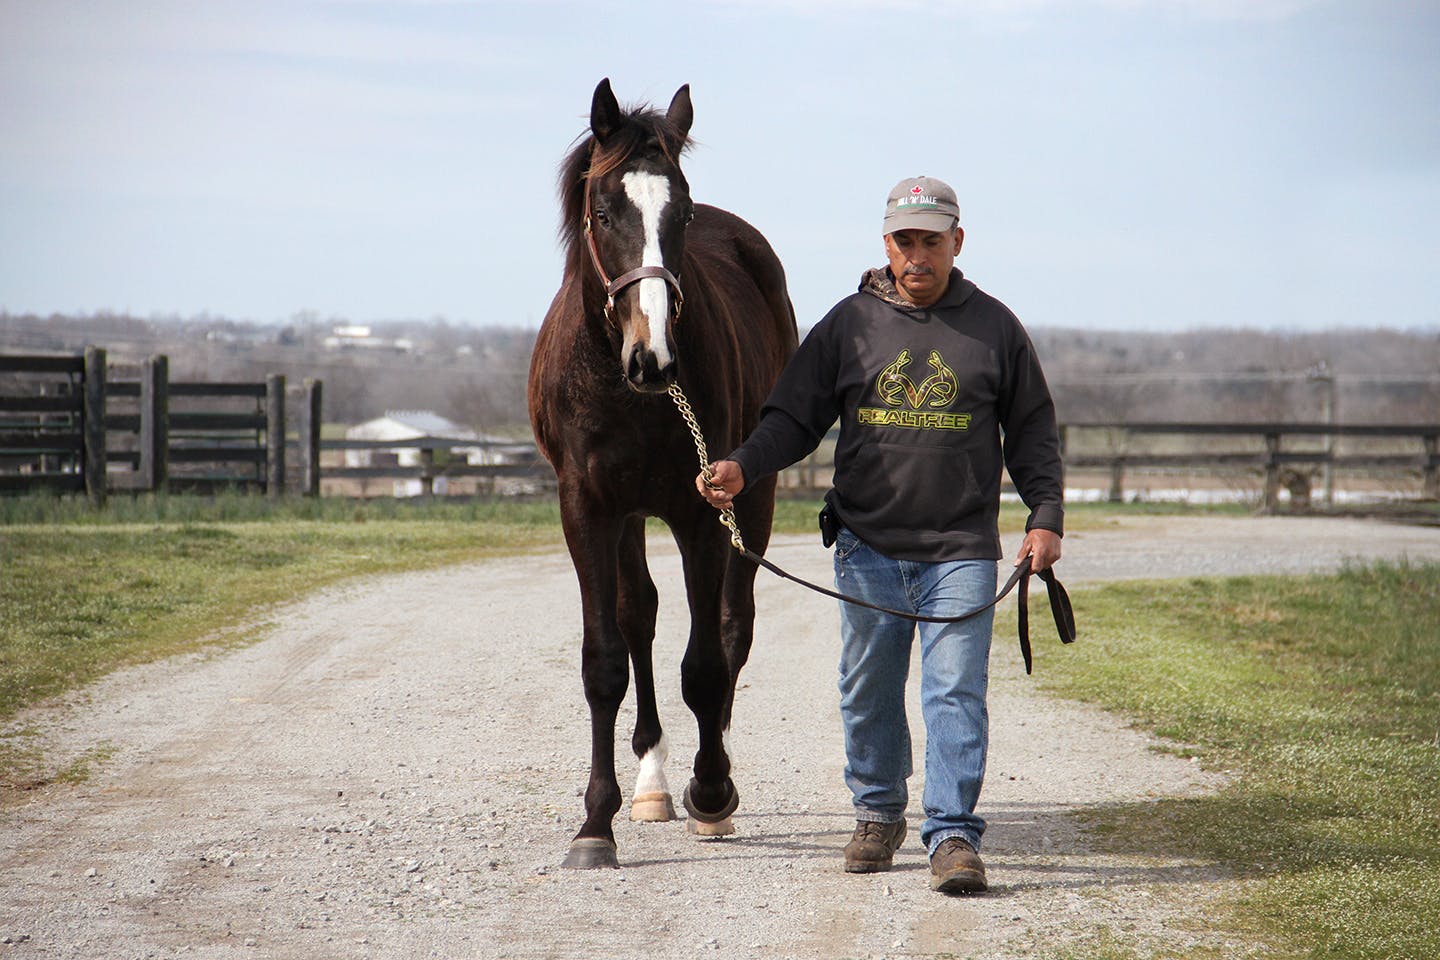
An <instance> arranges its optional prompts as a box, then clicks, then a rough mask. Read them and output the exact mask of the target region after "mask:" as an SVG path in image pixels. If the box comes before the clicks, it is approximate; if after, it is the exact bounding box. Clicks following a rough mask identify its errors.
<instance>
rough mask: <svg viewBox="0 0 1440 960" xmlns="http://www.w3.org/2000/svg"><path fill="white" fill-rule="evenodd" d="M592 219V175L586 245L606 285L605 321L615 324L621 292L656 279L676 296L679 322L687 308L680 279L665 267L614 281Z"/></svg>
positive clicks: (587, 196) (635, 272) (587, 191)
mask: <svg viewBox="0 0 1440 960" xmlns="http://www.w3.org/2000/svg"><path fill="white" fill-rule="evenodd" d="M591 219H592V214H591V205H590V174H588V173H587V174H585V245H586V246H587V247H589V249H590V262H591V263H592V264H594V266H595V272H596V273H597V274H598V275H599V276H600V282H601V283H603V284H604V285H605V319H606V320H608V321H610V322H611V323H614V322H615V298H616V297H617V296H618V295H619V294H620V291H621V290H624V289H625V288H626V287H628V286H630V285H631V284H632V283H636V282H638V281H640V280H644V279H645V278H646V277H654V278H655V279H657V280H664V281H665V282H666V283H667V284H668V285H669V286H670V289H671V291H673V292H674V294H675V300H674V303H675V316H674V319H675V320H676V321H677V322H678V321H679V319H680V308H681V307H683V306H685V294H684V293H683V292H682V291H681V289H680V278H679V277H678V276H676V275H675V274H673V273H671V272H670V271H669V270H666V269H665V268H664V267H658V266H656V267H636V268H635V269H634V270H627V271H625V272H624V273H622V274H620V276H618V277H616V278H615V279H614V280H611V279H610V275H609V274H607V273H606V272H605V268H604V267H602V266H601V265H600V250H599V249H598V248H597V247H596V245H595V231H593V230H592V229H591V228H590V221H591Z"/></svg>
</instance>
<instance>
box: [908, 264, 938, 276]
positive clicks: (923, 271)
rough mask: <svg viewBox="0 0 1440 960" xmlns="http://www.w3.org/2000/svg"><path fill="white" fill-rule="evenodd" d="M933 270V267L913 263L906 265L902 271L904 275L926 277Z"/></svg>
mask: <svg viewBox="0 0 1440 960" xmlns="http://www.w3.org/2000/svg"><path fill="white" fill-rule="evenodd" d="M934 272H935V268H934V267H917V266H915V265H914V264H911V265H909V266H907V267H906V268H905V270H904V273H902V274H901V275H902V276H906V277H926V276H929V275H930V274H932V273H934Z"/></svg>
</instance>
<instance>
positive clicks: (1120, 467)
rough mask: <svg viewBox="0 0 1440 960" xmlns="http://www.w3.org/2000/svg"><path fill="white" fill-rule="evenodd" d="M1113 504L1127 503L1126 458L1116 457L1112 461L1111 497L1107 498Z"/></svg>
mask: <svg viewBox="0 0 1440 960" xmlns="http://www.w3.org/2000/svg"><path fill="white" fill-rule="evenodd" d="M1107 499H1108V500H1109V501H1110V502H1111V503H1124V502H1125V458H1124V457H1116V458H1115V459H1114V460H1111V461H1110V495H1109V497H1108V498H1107Z"/></svg>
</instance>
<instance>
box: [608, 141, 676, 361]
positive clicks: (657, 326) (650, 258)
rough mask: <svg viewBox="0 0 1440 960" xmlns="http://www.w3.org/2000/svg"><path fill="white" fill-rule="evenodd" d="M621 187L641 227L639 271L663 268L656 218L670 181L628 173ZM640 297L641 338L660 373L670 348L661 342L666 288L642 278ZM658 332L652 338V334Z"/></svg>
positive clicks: (667, 310)
mask: <svg viewBox="0 0 1440 960" xmlns="http://www.w3.org/2000/svg"><path fill="white" fill-rule="evenodd" d="M620 182H621V183H623V184H624V185H625V196H627V197H629V198H630V202H631V203H633V204H635V207H636V208H637V209H638V210H639V211H640V222H641V223H642V224H643V225H644V227H645V248H644V250H642V251H641V253H640V265H641V266H642V267H663V266H665V260H664V257H662V256H661V253H660V214H661V212H662V211H664V209H665V204H667V203H669V202H670V181H669V180H667V179H665V178H664V177H662V176H659V175H658V174H654V173H642V172H640V171H638V170H631V171H630V172H629V173H627V174H625V176H623V177H621V178H620ZM636 292H637V294H638V295H639V297H640V312H641V313H643V314H644V315H645V319H646V323H647V329H646V331H645V334H644V336H643V337H640V338H637V339H644V340H648V341H649V345H650V350H651V352H653V353H654V354H655V361H656V363H657V364H658V365H659V366H660V368H661V369H664V368H665V367H666V366H667V365H669V363H670V345H669V344H668V343H667V342H666V340H665V324H666V323H667V322H668V321H669V319H670V288H669V287H668V286H667V285H666V283H665V281H664V280H661V279H659V278H658V277H646V278H645V279H643V280H641V281H640V283H639V287H638V289H637V291H636ZM657 330H658V331H660V335H659V336H656V335H655V331H657Z"/></svg>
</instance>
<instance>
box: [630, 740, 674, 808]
mask: <svg viewBox="0 0 1440 960" xmlns="http://www.w3.org/2000/svg"><path fill="white" fill-rule="evenodd" d="M669 756H670V740H669V738H668V737H667V736H666V735H665V734H663V733H662V734H660V742H659V743H657V744H655V746H653V747H651V748H650V749H649V750H647V751H645V756H643V757H641V758H640V773H639V775H638V776H636V777H635V796H637V797H638V796H640V795H641V794H643V793H669V792H670V785H669V784H668V783H666V782H665V761H666V760H667V759H668V758H669Z"/></svg>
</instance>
